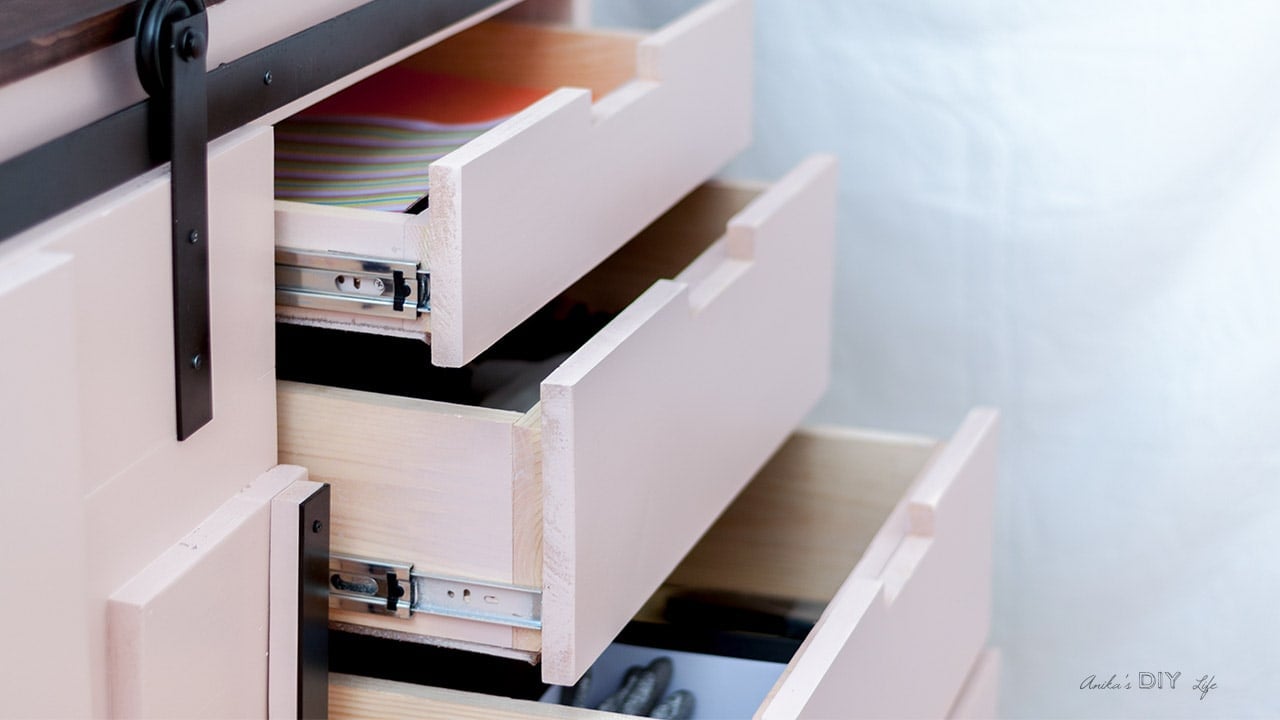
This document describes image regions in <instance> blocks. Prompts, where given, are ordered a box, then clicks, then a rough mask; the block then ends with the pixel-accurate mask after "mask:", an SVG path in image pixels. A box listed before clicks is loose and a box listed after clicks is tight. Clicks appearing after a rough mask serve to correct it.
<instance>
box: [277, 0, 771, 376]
mask: <svg viewBox="0 0 1280 720" xmlns="http://www.w3.org/2000/svg"><path fill="white" fill-rule="evenodd" d="M402 66H403V67H407V68H411V69H414V70H418V71H423V72H428V73H432V74H433V75H436V76H439V75H444V76H450V77H460V78H465V79H471V80H476V81H481V82H497V83H501V84H503V85H509V86H521V87H532V88H549V89H552V91H551V92H550V94H548V95H546V96H545V97H543V98H542V99H541V100H538V101H536V102H534V103H533V104H532V105H530V106H529V107H527V108H526V109H525V110H523V111H521V112H519V113H517V114H516V115H514V116H513V117H511V118H510V119H508V120H507V121H505V122H503V123H501V124H500V125H498V126H497V127H495V128H494V129H492V130H490V131H489V132H487V133H485V134H483V135H480V136H479V137H478V138H476V139H475V140H473V141H471V142H469V143H467V144H465V145H463V146H462V147H461V148H459V149H457V150H455V151H453V152H451V153H449V154H448V155H445V156H444V157H443V158H441V159H439V160H437V161H435V162H433V163H432V164H431V167H430V186H431V199H430V207H429V208H428V209H427V210H425V211H424V212H423V213H422V214H420V215H413V214H405V213H384V212H375V211H368V210H357V209H352V208H344V207H337V206H321V205H311V204H307V203H300V202H285V201H281V202H279V203H278V204H277V212H276V242H277V245H278V246H279V247H281V248H285V249H288V250H301V251H310V252H322V253H329V252H338V253H347V254H353V255H358V256H363V257H372V258H379V259H383V260H395V261H407V262H409V263H412V264H419V265H420V266H421V267H422V268H423V269H425V270H427V271H428V272H429V273H430V291H429V292H430V311H429V312H423V313H421V314H418V313H416V312H414V310H413V307H412V306H410V307H409V308H407V311H406V312H405V318H404V319H399V318H398V317H381V316H378V315H368V314H358V313H357V314H352V313H345V312H341V311H336V310H332V309H325V310H320V309H316V308H315V307H309V308H308V307H295V306H292V305H285V304H281V305H279V306H278V308H277V309H278V315H279V317H280V318H281V319H282V320H285V321H291V322H298V323H303V324H314V325H321V326H329V327H339V328H343V329H351V330H360V331H365V332H377V333H383V334H391V335H398V336H402V337H420V338H424V339H429V340H430V342H431V346H432V354H431V361H432V362H433V363H434V364H436V365H441V366H448V367H456V366H460V365H463V364H465V363H467V362H470V361H471V360H472V359H474V358H475V357H476V356H477V355H478V354H479V353H480V352H481V351H483V350H484V349H486V348H488V347H489V346H490V345H492V344H493V343H494V342H495V341H496V340H498V339H499V338H501V337H503V336H504V335H506V334H507V333H508V332H509V331H511V330H512V329H513V328H514V327H515V326H516V325H517V324H519V323H520V322H521V321H522V320H524V319H525V318H527V317H529V316H530V315H531V314H532V313H533V312H534V311H535V310H537V309H538V308H539V307H541V306H542V305H543V304H545V303H546V302H547V301H548V300H550V299H551V298H553V297H554V296H556V295H557V294H558V293H560V292H562V291H563V290H564V289H565V288H567V287H568V286H569V285H571V284H572V283H573V282H575V281H576V280H577V279H579V278H580V277H582V276H583V275H584V274H585V273H586V272H587V271H588V270H590V269H591V268H592V267H594V266H595V265H596V264H598V263H599V262H600V261H602V260H604V259H605V258H606V257H608V256H609V255H610V254H611V253H613V252H614V251H615V250H617V249H618V248H619V247H621V246H622V245H623V244H624V243H625V242H626V241H627V240H628V239H630V238H631V237H633V236H634V235H635V234H636V233H637V232H639V231H640V230H641V229H642V228H644V227H645V226H646V225H648V224H649V223H650V222H652V221H653V220H654V219H655V218H657V217H658V216H659V215H661V214H662V213H663V212H664V211H666V210H667V209H668V208H670V207H671V206H672V205H674V204H675V203H676V201H677V200H678V199H679V198H681V197H682V196H684V195H685V194H687V193H688V192H689V191H691V190H692V189H693V188H694V187H696V186H697V185H698V184H699V183H701V182H703V181H704V180H706V179H707V178H708V177H710V176H711V175H712V174H713V173H714V172H715V171H716V170H717V169H718V168H720V167H721V166H723V165H724V164H725V163H726V162H728V161H729V159H730V158H732V157H733V156H734V155H735V154H737V153H738V152H739V151H741V150H742V149H743V148H745V147H746V145H747V142H748V141H749V139H750V127H751V122H750V113H751V8H750V3H749V2H748V1H747V0H711V1H710V2H707V3H705V4H704V5H702V6H700V7H698V8H696V9H695V10H693V11H692V12H690V13H688V14H687V15H685V16H683V17H681V18H679V19H677V20H675V21H673V22H672V23H671V24H669V25H667V26H666V27H663V28H661V29H659V30H657V31H656V32H653V33H652V34H648V35H642V34H635V33H625V32H619V31H616V30H608V31H584V30H571V29H567V28H559V27H551V26H542V25H536V24H527V23H516V22H510V21H505V22H504V21H502V20H496V21H490V22H486V23H482V24H480V25H477V26H476V27H474V28H471V29H469V30H467V31H464V32H462V33H460V34H458V35H456V36H453V37H451V38H449V39H446V40H444V41H443V42H441V43H440V44H438V45H435V46H432V47H431V48H428V49H427V50H425V51H424V52H422V53H421V54H419V55H417V56H414V57H412V58H410V59H408V60H406V61H404V62H403V63H402ZM554 88H559V89H554ZM358 90H359V86H357V87H356V88H355V91H358ZM413 91H414V89H413V88H412V87H406V88H405V92H413ZM396 314H397V315H399V313H396Z"/></svg>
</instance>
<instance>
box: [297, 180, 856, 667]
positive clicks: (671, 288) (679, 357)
mask: <svg viewBox="0 0 1280 720" xmlns="http://www.w3.org/2000/svg"><path fill="white" fill-rule="evenodd" d="M834 202H835V166H834V162H833V161H832V160H830V159H829V158H822V157H818V158H813V159H810V160H808V161H806V162H804V163H802V164H801V165H800V166H798V167H797V168H796V169H795V170H793V171H792V172H791V173H789V174H788V175H787V176H786V177H784V178H783V179H782V180H780V181H779V182H777V183H776V184H774V185H773V186H771V187H768V188H765V189H759V188H743V187H737V186H731V185H726V184H720V183H712V184H708V185H706V186H703V187H702V188H700V189H699V190H697V191H696V192H694V193H693V194H691V195H690V196H689V198H687V199H686V200H684V201H683V202H682V203H681V204H680V205H678V206H677V207H676V208H674V209H673V210H672V211H671V212H670V213H668V214H667V215H666V216H664V217H663V218H662V219H660V220H659V221H658V222H656V223H654V225H653V226H651V227H650V228H648V229H647V230H646V231H645V232H644V233H642V234H641V235H640V236H639V237H638V238H637V239H636V240H635V241H633V242H632V243H630V244H628V245H627V246H626V247H625V248H623V249H622V250H621V251H619V252H618V253H617V254H615V255H614V256H613V257H611V258H610V259H608V260H607V261H606V262H605V263H603V264H602V265H601V266H600V267H598V268H597V269H595V270H594V271H593V272H592V273H591V274H590V275H588V276H587V277H585V278H584V279H583V280H581V281H580V282H578V283H575V284H574V286H573V287H572V288H570V289H569V290H568V291H567V293H566V296H571V297H576V298H580V299H582V300H583V302H585V303H586V304H587V305H588V306H590V307H593V308H596V309H603V310H607V311H610V312H616V313H617V314H616V316H614V317H613V319H612V320H611V321H610V322H609V323H608V324H607V325H606V326H605V327H604V328H603V329H602V330H601V331H600V332H599V333H597V334H596V335H595V336H594V337H592V338H591V339H590V340H588V341H587V342H586V344H585V345H582V346H581V347H580V348H579V349H578V350H577V351H576V352H574V353H573V354H572V355H570V356H569V357H568V359H567V360H565V361H564V362H563V363H562V364H561V365H560V366H559V367H558V368H557V369H555V370H554V371H552V372H551V373H550V375H548V376H546V377H545V379H543V380H542V381H541V386H540V396H541V402H540V403H538V404H537V405H536V406H534V407H533V409H531V410H529V411H528V412H524V413H522V412H513V411H507V410H493V409H486V408H475V407H468V406H461V405H456V404H451V403H443V402H433V401H429V400H418V399H410V398H403V397H393V396H387V395H378V394H372V393H367V392H358V391H352V390H341V389H337V388H331V387H321V386H314V385H300V384H290V383H282V384H281V388H280V394H279V418H280V451H281V452H280V456H281V458H282V461H283V462H289V463H294V464H298V465H302V466H305V467H307V468H308V469H309V470H310V472H311V476H312V477H313V478H314V479H316V480H318V481H323V482H328V483H330V484H331V485H332V487H333V521H334V527H335V532H334V536H333V547H334V550H335V552H340V553H344V554H351V555H357V556H361V557H371V558H387V559H393V560H398V561H403V562H407V563H411V564H413V565H414V567H415V572H418V571H421V572H428V571H429V572H432V573H437V574H441V575H447V576H450V577H454V578H472V579H475V580H483V581H487V582H493V583H506V584H514V585H518V586H525V587H532V588H535V589H537V590H538V591H540V593H541V597H540V601H541V618H540V627H538V628H528V627H525V628H515V629H513V628H511V627H503V626H502V625H500V624H493V623H489V624H485V623H477V622H470V621H467V620H466V619H460V618H459V617H456V616H453V617H442V616H438V615H433V614H427V613H419V614H415V615H414V616H413V617H410V618H396V617H389V616H379V615H371V614H362V613H348V612H335V613H334V615H333V616H332V617H333V619H334V620H335V621H337V622H340V623H345V624H348V625H354V626H359V627H365V628H376V629H377V630H378V631H379V632H389V633H393V634H396V633H398V634H405V635H412V636H415V637H416V638H419V639H421V638H429V639H430V640H429V641H432V642H438V643H442V644H449V645H457V644H459V643H465V644H467V645H468V646H469V647H473V648H474V649H480V650H484V651H487V652H497V653H502V654H510V651H515V652H519V653H526V654H529V655H531V656H532V655H536V654H538V653H541V659H542V663H543V677H544V678H545V679H546V680H548V681H549V682H556V683H572V682H574V681H575V680H577V678H578V677H579V676H580V675H581V674H582V673H583V672H584V671H585V670H586V669H587V668H588V667H589V666H590V665H591V663H592V662H593V661H594V660H595V659H596V657H597V656H598V655H599V653H600V652H601V651H602V650H603V649H604V648H605V646H606V645H608V644H609V643H610V642H611V641H612V640H613V638H614V636H615V635H616V634H617V633H618V631H619V630H620V629H621V628H622V627H623V626H624V625H625V624H626V622H627V621H628V620H629V619H630V618H631V617H632V616H633V615H634V614H635V612H636V611H637V610H638V609H639V608H640V606H641V605H642V604H643V603H644V602H645V600H646V599H647V598H648V597H649V596H650V595H651V594H652V593H653V592H654V590H655V589H656V588H657V587H658V586H659V585H660V584H661V583H662V581H663V579H664V578H665V577H667V575H668V574H669V573H670V572H671V570H672V569H673V568H674V567H675V566H676V565H677V563H679V562H680V560H681V558H683V557H684V556H685V554H686V553H687V552H688V551H689V549H690V548H691V547H692V546H693V545H694V543H695V542H696V541H697V539H698V537H699V536H700V535H702V534H703V532H704V531H705V530H706V529H707V527H709V526H710V525H711V523H712V521H713V520H714V519H715V518H716V516H717V515H719V514H720V512H721V511H722V510H723V509H724V508H725V506H726V505H728V504H729V502H730V500H732V498H733V497H734V496H735V495H736V494H737V493H738V492H739V490H741V488H742V487H743V486H744V485H745V484H746V483H747V481H748V480H749V479H750V477H751V476H752V475H753V474H754V473H755V472H756V471H757V470H758V469H759V468H760V467H761V466H762V465H763V464H764V463H765V461H766V460H767V459H768V458H769V456H770V455H771V454H772V453H773V452H774V451H775V450H776V449H777V448H778V446H779V445H780V444H781V443H782V442H783V441H784V440H785V438H786V437H787V435H788V434H789V433H790V432H791V430H792V428H794V427H795V426H796V425H797V424H798V423H799V422H800V420H801V419H802V418H803V417H804V415H805V413H806V412H808V410H809V409H810V408H811V407H812V406H813V404H814V403H815V402H816V401H817V398H818V397H819V395H820V394H821V393H822V391H823V390H824V388H825V386H826V382H827V375H828V363H829V361H828V355H829V344H828V343H829V340H828V338H829V312H830V306H831V297H830V293H831V284H830V283H831V275H830V268H831V259H832V244H833V234H834ZM655 278H665V279H657V281H656V282H654V279H655Z"/></svg>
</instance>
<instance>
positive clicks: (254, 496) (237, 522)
mask: <svg viewBox="0 0 1280 720" xmlns="http://www.w3.org/2000/svg"><path fill="white" fill-rule="evenodd" d="M304 476H305V471H303V470H302V468H297V467H282V468H276V469H274V470H272V471H270V472H267V473H265V474H263V475H262V476H260V477H259V478H257V479H256V480H255V481H254V482H253V483H252V484H250V485H249V487H247V488H245V490H244V491H242V492H241V493H239V494H237V495H235V496H234V497H232V498H231V499H230V500H228V501H227V502H226V503H224V504H223V505H222V506H221V507H219V508H218V509H217V510H216V511H214V513H213V514H212V515H210V516H209V517H207V518H205V519H204V520H203V521H202V522H201V523H200V525H199V526H198V527H197V528H196V529H195V530H193V531H191V533H190V534H188V535H187V536H185V537H184V538H182V540H181V541H179V542H178V543H177V544H176V545H174V546H173V547H171V548H169V549H168V550H166V551H165V552H164V553H162V554H161V555H160V556H159V557H157V558H156V559H155V560H154V561H153V562H152V563H150V564H149V565H147V566H146V567H145V568H143V570H142V571H141V572H140V573H138V574H137V575H136V576H134V577H133V578H132V579H131V580H130V581H129V582H127V583H126V584H125V585H124V586H122V587H121V588H120V589H119V590H117V591H116V592H115V593H114V594H112V596H111V598H110V600H109V601H108V603H107V627H108V631H109V636H110V644H109V647H110V655H109V657H110V666H109V667H110V673H111V695H110V697H111V716H112V717H120V718H141V717H167V718H179V717H208V718H226V717H240V718H249V717H265V715H266V710H267V648H268V642H267V634H268V630H267V624H268V618H269V597H268V593H269V588H270V586H271V584H272V583H271V573H270V562H269V547H270V535H271V500H272V498H273V497H275V496H276V495H277V494H278V493H279V492H280V491H282V490H284V489H285V488H287V487H288V486H289V484H290V483H292V482H294V481H295V480H297V479H299V478H300V477H304Z"/></svg>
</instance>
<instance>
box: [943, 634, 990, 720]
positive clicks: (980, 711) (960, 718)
mask: <svg viewBox="0 0 1280 720" xmlns="http://www.w3.org/2000/svg"><path fill="white" fill-rule="evenodd" d="M999 705H1000V651H999V650H998V649H996V648H987V649H986V650H984V651H982V655H980V656H979V657H978V662H976V663H974V665H973V669H972V670H971V671H969V677H968V679H967V680H965V683H964V690H963V691H961V693H960V697H959V698H957V699H956V704H955V706H954V707H952V708H951V714H950V715H947V717H948V718H951V719H952V720H990V719H991V718H997V717H1000V715H999V709H1000V708H999Z"/></svg>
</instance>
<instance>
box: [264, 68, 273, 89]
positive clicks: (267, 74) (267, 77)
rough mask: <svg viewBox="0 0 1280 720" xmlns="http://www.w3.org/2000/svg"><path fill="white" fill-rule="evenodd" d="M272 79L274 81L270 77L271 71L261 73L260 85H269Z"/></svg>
mask: <svg viewBox="0 0 1280 720" xmlns="http://www.w3.org/2000/svg"><path fill="white" fill-rule="evenodd" d="M273 79H274V78H272V77H271V71H270V70H268V71H266V72H265V73H263V74H262V84H263V85H270V84H271V81H272V80H273Z"/></svg>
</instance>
